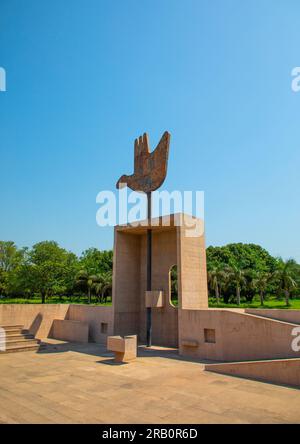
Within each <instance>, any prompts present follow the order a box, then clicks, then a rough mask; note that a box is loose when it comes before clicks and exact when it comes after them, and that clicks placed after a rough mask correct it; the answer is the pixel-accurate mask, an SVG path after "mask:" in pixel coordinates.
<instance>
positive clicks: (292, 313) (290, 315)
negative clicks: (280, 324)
mask: <svg viewBox="0 0 300 444" xmlns="http://www.w3.org/2000/svg"><path fill="white" fill-rule="evenodd" d="M245 313H249V314H254V315H256V316H264V317H265V318H271V319H277V320H279V321H284V322H291V323H292V324H300V310H289V309H287V310H285V309H270V310H269V309H265V308H246V309H245Z"/></svg>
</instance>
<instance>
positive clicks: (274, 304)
mask: <svg viewBox="0 0 300 444" xmlns="http://www.w3.org/2000/svg"><path fill="white" fill-rule="evenodd" d="M87 303H88V300H87V298H86V297H83V296H81V297H80V296H74V297H72V298H70V297H67V296H62V297H61V298H60V297H58V296H53V297H51V298H48V299H47V300H46V304H87ZM0 304H41V298H40V297H38V296H34V297H32V298H30V299H23V298H0ZM173 304H174V305H175V306H177V305H178V303H177V301H173ZM290 304H291V305H290V306H289V307H287V306H286V305H285V301H284V300H278V299H275V298H273V299H271V298H269V299H268V300H266V301H265V303H264V306H263V307H261V305H260V302H259V300H254V301H253V302H252V303H244V302H242V303H241V305H240V306H238V305H236V304H224V303H220V304H216V303H215V300H214V299H209V307H211V308H280V309H283V310H291V309H292V310H300V298H297V299H290ZM91 305H99V306H110V305H111V299H110V298H108V300H107V302H106V303H105V304H100V303H99V302H97V300H96V298H92V302H91Z"/></svg>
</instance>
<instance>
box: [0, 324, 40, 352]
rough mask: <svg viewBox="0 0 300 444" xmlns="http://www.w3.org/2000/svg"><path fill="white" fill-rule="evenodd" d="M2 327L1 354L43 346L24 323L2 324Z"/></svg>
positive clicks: (37, 348) (34, 349) (0, 338)
mask: <svg viewBox="0 0 300 444" xmlns="http://www.w3.org/2000/svg"><path fill="white" fill-rule="evenodd" d="M0 328H1V335H0V354H5V353H16V352H22V351H37V350H40V349H41V347H43V345H41V343H40V340H39V339H35V337H34V335H32V334H30V333H29V331H28V330H26V329H24V326H23V325H1V326H0Z"/></svg>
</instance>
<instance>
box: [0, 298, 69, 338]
mask: <svg viewBox="0 0 300 444" xmlns="http://www.w3.org/2000/svg"><path fill="white" fill-rule="evenodd" d="M68 308H69V305H68V304H0V325H16V324H20V325H23V326H24V328H25V329H27V330H29V333H31V334H33V335H34V336H35V337H36V338H38V339H43V338H47V337H48V336H49V334H50V332H51V328H52V323H53V319H65V317H66V314H67V311H68Z"/></svg>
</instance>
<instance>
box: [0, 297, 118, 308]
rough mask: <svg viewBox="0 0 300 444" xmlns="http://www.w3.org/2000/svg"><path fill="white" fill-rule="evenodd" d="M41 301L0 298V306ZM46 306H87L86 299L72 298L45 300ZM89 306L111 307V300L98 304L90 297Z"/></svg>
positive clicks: (38, 300) (39, 300) (34, 298)
mask: <svg viewBox="0 0 300 444" xmlns="http://www.w3.org/2000/svg"><path fill="white" fill-rule="evenodd" d="M41 303H42V300H41V298H40V297H38V296H33V297H31V298H30V299H25V298H0V304H41ZM46 304H83V305H87V304H88V299H87V297H84V296H74V297H72V298H70V297H67V296H62V297H58V296H53V297H50V298H48V299H46ZM91 305H99V306H109V305H111V298H107V302H106V303H103V304H100V303H99V302H97V300H96V298H95V297H92V302H91Z"/></svg>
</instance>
